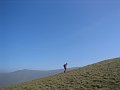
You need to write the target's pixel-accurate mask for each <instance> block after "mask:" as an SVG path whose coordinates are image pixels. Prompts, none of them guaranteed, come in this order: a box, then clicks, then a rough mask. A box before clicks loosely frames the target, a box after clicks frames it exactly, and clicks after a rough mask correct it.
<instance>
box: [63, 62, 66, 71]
mask: <svg viewBox="0 0 120 90" xmlns="http://www.w3.org/2000/svg"><path fill="white" fill-rule="evenodd" d="M63 67H64V73H65V72H66V70H67V63H65V64H64V65H63Z"/></svg>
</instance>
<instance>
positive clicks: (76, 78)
mask: <svg viewBox="0 0 120 90" xmlns="http://www.w3.org/2000/svg"><path fill="white" fill-rule="evenodd" d="M1 90H120V58H115V59H109V60H104V61H102V62H98V63H95V64H92V65H87V66H85V67H82V68H78V69H75V70H71V71H68V72H66V73H60V74H57V75H54V76H50V77H46V78H41V79H36V80H32V81H29V82H26V83H21V84H18V85H13V86H10V87H6V88H3V89H1Z"/></svg>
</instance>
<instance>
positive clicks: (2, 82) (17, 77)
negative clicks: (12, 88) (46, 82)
mask: <svg viewBox="0 0 120 90" xmlns="http://www.w3.org/2000/svg"><path fill="white" fill-rule="evenodd" d="M71 69H73V68H71ZM69 70H70V69H69ZM61 72H63V69H57V70H48V71H40V70H27V69H23V70H18V71H15V72H11V73H0V87H4V86H8V85H12V84H17V83H21V82H26V81H30V80H33V79H37V78H43V77H47V76H52V75H55V74H58V73H61Z"/></svg>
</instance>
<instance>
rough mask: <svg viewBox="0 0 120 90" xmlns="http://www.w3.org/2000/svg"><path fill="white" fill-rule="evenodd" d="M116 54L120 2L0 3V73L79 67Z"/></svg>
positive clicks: (47, 0) (2, 0) (8, 0)
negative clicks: (66, 65)
mask: <svg viewBox="0 0 120 90" xmlns="http://www.w3.org/2000/svg"><path fill="white" fill-rule="evenodd" d="M119 56H120V1H117V0H0V70H7V71H11V70H18V69H40V70H48V69H58V68H62V65H63V64H64V63H66V62H68V67H78V66H79V67H80V66H84V65H87V64H91V63H95V62H98V61H101V60H103V59H107V58H114V57H119Z"/></svg>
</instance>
